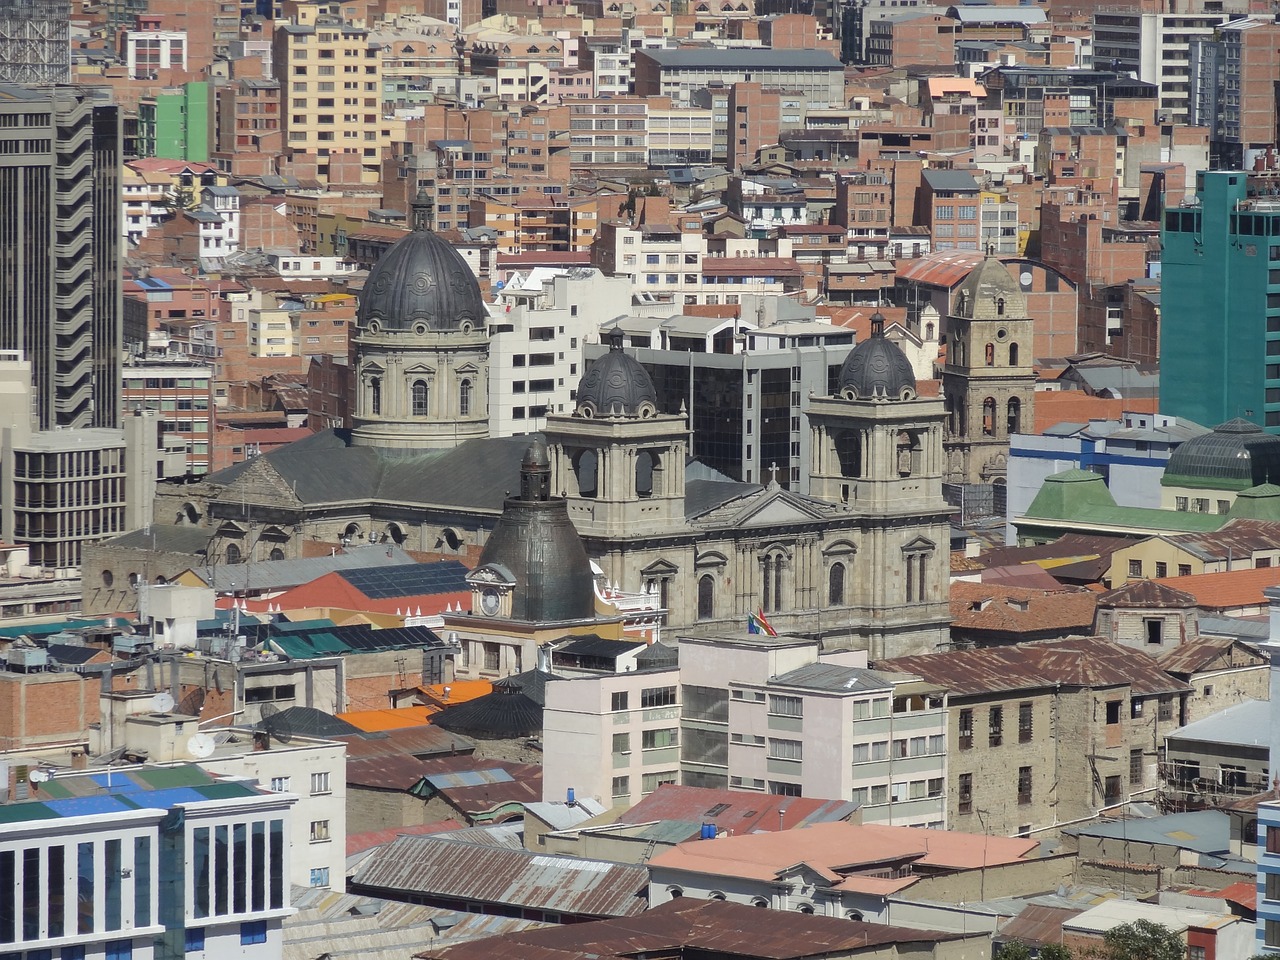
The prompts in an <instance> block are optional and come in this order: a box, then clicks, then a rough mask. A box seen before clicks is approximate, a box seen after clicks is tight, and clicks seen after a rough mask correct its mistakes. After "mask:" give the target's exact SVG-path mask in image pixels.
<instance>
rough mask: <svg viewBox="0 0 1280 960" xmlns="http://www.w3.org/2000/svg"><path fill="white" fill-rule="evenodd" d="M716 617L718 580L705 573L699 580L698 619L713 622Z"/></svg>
mask: <svg viewBox="0 0 1280 960" xmlns="http://www.w3.org/2000/svg"><path fill="white" fill-rule="evenodd" d="M715 615H716V578H715V577H714V576H712V575H711V574H709V573H704V574H703V575H702V576H701V577H699V578H698V619H699V620H711V619H712V618H714V617H715Z"/></svg>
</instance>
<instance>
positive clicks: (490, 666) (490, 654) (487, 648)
mask: <svg viewBox="0 0 1280 960" xmlns="http://www.w3.org/2000/svg"><path fill="white" fill-rule="evenodd" d="M480 647H481V650H482V652H483V654H484V667H483V669H484V670H488V671H494V670H498V669H500V668H501V666H502V647H501V646H499V645H498V644H496V643H488V642H485V643H481V644H480Z"/></svg>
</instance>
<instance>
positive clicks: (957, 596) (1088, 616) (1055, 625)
mask: <svg viewBox="0 0 1280 960" xmlns="http://www.w3.org/2000/svg"><path fill="white" fill-rule="evenodd" d="M1097 602H1098V598H1097V596H1096V595H1095V594H1093V593H1091V592H1089V591H1088V590H1078V589H1074V588H1066V587H1059V588H1058V589H1057V590H1037V589H1034V588H1029V587H1017V586H1009V585H1008V584H1003V583H989V582H987V581H986V580H984V581H983V582H981V583H970V582H967V581H964V580H958V581H956V582H955V583H953V584H951V622H952V626H953V627H955V628H959V629H963V630H969V631H990V632H992V633H1000V634H1006V635H1009V634H1020V633H1026V634H1037V635H1044V634H1045V633H1049V632H1054V633H1058V634H1060V635H1065V634H1068V633H1077V634H1082V633H1089V632H1090V631H1091V630H1092V629H1093V613H1094V608H1095V607H1096V606H1097Z"/></svg>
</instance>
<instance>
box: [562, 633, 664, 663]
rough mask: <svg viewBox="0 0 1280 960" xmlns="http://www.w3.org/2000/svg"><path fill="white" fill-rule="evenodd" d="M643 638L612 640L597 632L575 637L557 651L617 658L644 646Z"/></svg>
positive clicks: (576, 654)
mask: <svg viewBox="0 0 1280 960" xmlns="http://www.w3.org/2000/svg"><path fill="white" fill-rule="evenodd" d="M644 646H647V644H646V643H645V642H644V641H643V640H610V639H608V638H607V637H600V636H597V635H596V634H594V633H592V634H588V635H587V636H585V637H575V638H574V639H572V640H570V641H569V642H568V643H566V644H564V645H562V646H559V647H556V651H555V652H556V653H567V654H571V655H573V656H577V657H609V658H613V659H616V658H618V657H620V656H622V655H623V654H624V653H630V652H631V651H632V650H634V649H636V647H644Z"/></svg>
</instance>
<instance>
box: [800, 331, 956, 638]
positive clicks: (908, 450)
mask: <svg viewBox="0 0 1280 960" xmlns="http://www.w3.org/2000/svg"><path fill="white" fill-rule="evenodd" d="M806 415H807V417H808V420H809V429H810V431H811V436H812V442H811V443H810V450H811V457H812V459H811V462H810V464H809V492H810V495H811V496H814V497H817V498H819V499H822V500H826V501H828V502H831V503H836V504H841V505H843V506H844V508H845V509H846V510H848V511H849V512H850V513H853V514H856V515H857V516H858V517H859V524H860V526H861V528H862V533H861V536H860V537H859V542H858V543H857V544H856V553H855V554H854V556H853V558H852V563H853V576H852V577H850V578H849V582H850V583H851V584H852V587H851V589H852V590H853V591H854V593H855V596H854V597H851V598H849V600H848V602H850V603H852V604H853V605H855V606H858V607H861V608H863V609H866V610H869V611H874V613H873V615H872V616H871V618H870V622H869V623H868V624H867V627H866V638H865V640H866V645H867V648H868V650H869V651H870V652H871V655H872V658H873V659H874V658H877V657H885V656H895V655H898V654H900V653H902V652H904V651H912V652H920V651H933V650H938V649H941V648H942V647H943V646H944V645H945V644H946V643H947V639H948V623H949V621H950V609H949V601H948V589H949V580H950V530H949V518H950V507H948V505H947V503H946V501H945V500H943V498H942V471H943V467H944V465H945V462H944V459H943V449H942V441H943V420H944V418H945V413H944V411H943V406H942V401H941V400H938V399H936V398H932V397H921V396H920V395H919V393H918V391H917V387H916V380H915V375H914V373H913V372H912V369H911V362H910V361H909V360H908V359H907V357H906V355H905V354H904V353H903V352H902V350H901V349H900V348H899V347H898V346H897V345H896V344H895V343H893V341H891V340H889V339H887V338H886V337H885V336H884V317H883V316H882V315H880V314H879V313H877V314H875V316H873V317H872V318H871V336H870V338H868V339H867V340H865V341H863V342H862V343H860V344H858V345H857V346H856V347H854V348H853V350H852V351H850V353H849V356H848V357H847V358H846V359H845V362H844V364H843V366H841V368H840V378H839V381H838V385H837V391H836V395H835V396H832V397H810V399H809V404H808V407H807V408H806Z"/></svg>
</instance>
